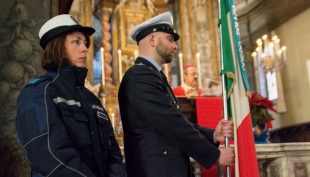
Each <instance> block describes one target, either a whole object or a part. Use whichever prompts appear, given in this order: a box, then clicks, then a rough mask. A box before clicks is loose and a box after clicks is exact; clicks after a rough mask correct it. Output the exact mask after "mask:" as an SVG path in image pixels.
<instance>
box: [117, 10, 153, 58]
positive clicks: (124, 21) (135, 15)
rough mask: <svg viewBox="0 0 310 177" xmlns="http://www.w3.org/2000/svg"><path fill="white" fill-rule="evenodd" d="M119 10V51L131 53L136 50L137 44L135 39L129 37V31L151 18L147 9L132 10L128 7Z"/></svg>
mask: <svg viewBox="0 0 310 177" xmlns="http://www.w3.org/2000/svg"><path fill="white" fill-rule="evenodd" d="M119 12H120V14H119V15H120V26H119V29H120V34H121V36H120V38H121V51H122V53H124V54H129V55H132V54H133V52H134V51H136V50H138V46H137V43H136V41H134V40H133V39H132V38H131V36H130V33H131V31H132V29H133V28H134V27H135V26H136V25H138V24H140V23H142V22H143V21H145V20H147V19H149V18H151V15H150V12H148V11H147V10H132V9H130V8H121V9H120V10H119Z"/></svg>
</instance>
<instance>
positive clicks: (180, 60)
mask: <svg viewBox="0 0 310 177" xmlns="http://www.w3.org/2000/svg"><path fill="white" fill-rule="evenodd" d="M182 57H183V55H182V53H180V54H179V66H180V78H181V84H183V82H184V80H183V58H182Z"/></svg>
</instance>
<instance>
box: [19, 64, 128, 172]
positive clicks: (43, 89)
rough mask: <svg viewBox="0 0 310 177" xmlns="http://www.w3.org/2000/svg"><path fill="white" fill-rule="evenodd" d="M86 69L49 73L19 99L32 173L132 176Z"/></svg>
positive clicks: (24, 144)
mask: <svg viewBox="0 0 310 177" xmlns="http://www.w3.org/2000/svg"><path fill="white" fill-rule="evenodd" d="M86 74H87V69H86V68H78V67H75V66H69V67H66V68H64V69H57V70H55V71H49V72H47V74H45V75H44V76H42V77H40V78H38V79H35V80H34V81H32V82H31V83H29V84H28V85H27V86H26V87H25V88H24V89H23V91H22V92H21V93H20V95H19V97H18V105H17V117H16V127H17V133H18V138H19V140H20V143H21V145H22V147H23V148H24V150H25V152H26V156H27V160H28V162H29V165H30V166H31V169H32V176H50V177H54V176H55V177H65V176H66V177H73V176H74V177H76V176H105V177H117V176H126V172H125V167H124V164H123V162H122V155H121V151H120V148H119V146H118V144H117V142H116V140H115V137H114V134H113V128H112V126H111V122H110V119H109V117H108V114H107V112H106V110H105V109H104V108H103V106H102V104H101V102H100V100H99V99H98V98H97V97H96V96H95V95H94V94H93V93H91V92H90V91H89V90H88V89H86V88H85V87H84V80H85V77H86Z"/></svg>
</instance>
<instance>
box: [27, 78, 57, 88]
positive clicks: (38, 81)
mask: <svg viewBox="0 0 310 177" xmlns="http://www.w3.org/2000/svg"><path fill="white" fill-rule="evenodd" d="M49 79H51V78H50V77H46V76H41V77H38V78H35V79H33V80H32V81H30V82H28V84H27V85H26V87H28V86H35V85H38V84H39V83H41V82H43V81H46V80H49Z"/></svg>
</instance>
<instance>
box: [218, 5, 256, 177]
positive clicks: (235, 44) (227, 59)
mask: <svg viewBox="0 0 310 177" xmlns="http://www.w3.org/2000/svg"><path fill="white" fill-rule="evenodd" d="M219 8H220V9H219V10H220V27H221V30H220V31H221V52H222V53H221V54H222V55H221V56H222V73H221V74H222V76H224V78H225V88H226V93H227V111H228V116H229V117H230V118H232V120H233V122H234V125H235V136H234V146H235V154H236V164H235V176H240V177H249V176H250V177H259V170H258V162H257V157H256V150H255V143H254V136H253V131H252V121H251V114H250V107H249V100H248V95H249V93H250V92H249V90H250V87H249V84H248V80H247V76H246V71H245V65H244V56H243V50H242V46H241V41H240V34H239V27H238V21H237V14H236V8H235V5H234V1H233V0H219Z"/></svg>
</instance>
